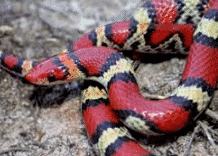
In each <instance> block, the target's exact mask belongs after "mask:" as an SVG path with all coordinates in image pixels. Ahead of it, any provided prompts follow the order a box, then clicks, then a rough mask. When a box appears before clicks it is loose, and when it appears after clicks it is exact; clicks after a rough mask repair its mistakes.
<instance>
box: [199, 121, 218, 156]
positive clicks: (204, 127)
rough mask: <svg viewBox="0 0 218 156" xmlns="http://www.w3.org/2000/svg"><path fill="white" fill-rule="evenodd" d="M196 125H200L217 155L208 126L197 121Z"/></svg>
mask: <svg viewBox="0 0 218 156" xmlns="http://www.w3.org/2000/svg"><path fill="white" fill-rule="evenodd" d="M198 124H200V125H201V127H202V128H203V130H204V132H205V134H206V135H207V138H208V140H209V141H210V144H211V145H212V146H213V148H214V150H215V151H216V152H217V153H218V150H217V149H218V147H217V146H216V144H215V142H214V141H213V138H212V137H211V135H210V133H209V132H208V126H207V125H205V124H204V123H203V122H201V121H198Z"/></svg>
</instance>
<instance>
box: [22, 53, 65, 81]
mask: <svg viewBox="0 0 218 156" xmlns="http://www.w3.org/2000/svg"><path fill="white" fill-rule="evenodd" d="M55 57H57V56H54V57H52V58H49V59H47V60H45V61H43V62H41V63H39V64H38V65H37V66H36V67H35V68H34V69H33V70H31V71H30V72H29V73H27V74H26V76H25V79H26V80H27V81H28V82H30V83H32V84H34V85H52V84H54V83H55V84H57V82H64V81H65V80H66V79H67V75H68V74H67V73H68V72H67V67H66V66H64V65H62V66H61V65H60V64H57V61H56V60H55Z"/></svg>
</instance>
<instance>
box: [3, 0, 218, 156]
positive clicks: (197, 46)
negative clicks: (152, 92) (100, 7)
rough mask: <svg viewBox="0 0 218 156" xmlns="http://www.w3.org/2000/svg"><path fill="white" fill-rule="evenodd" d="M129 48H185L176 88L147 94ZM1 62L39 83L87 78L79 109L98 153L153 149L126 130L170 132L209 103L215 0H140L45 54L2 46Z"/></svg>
mask: <svg viewBox="0 0 218 156" xmlns="http://www.w3.org/2000/svg"><path fill="white" fill-rule="evenodd" d="M126 51H131V52H132V53H133V54H137V53H140V54H143V53H149V54H158V53H163V54H167V53H176V54H178V53H182V54H183V53H185V54H188V56H187V61H186V65H185V69H184V71H183V74H182V77H181V80H180V83H179V85H178V87H177V88H176V89H175V90H174V91H173V92H172V93H171V94H170V95H169V96H168V97H166V98H165V99H159V100H149V99H145V98H144V97H143V96H142V94H141V92H140V90H139V87H138V84H137V80H136V78H135V73H134V68H133V66H132V63H131V60H130V59H129V58H127V57H126V56H125V52H126ZM0 61H1V68H2V69H4V70H6V71H8V72H9V73H10V74H12V75H17V76H20V77H22V78H23V79H24V80H25V81H26V82H28V83H30V84H33V85H37V86H48V85H56V84H66V83H70V82H72V81H74V80H78V79H85V80H86V81H85V82H84V84H83V86H82V96H81V102H82V106H81V107H82V116H83V120H84V124H85V127H86V131H87V134H88V136H89V139H90V141H91V143H92V146H93V147H94V150H95V152H96V154H97V155H98V156H121V155H125V156H126V155H129V156H142V155H143V156H149V155H150V156H153V155H154V154H153V153H152V152H150V151H149V150H147V149H144V148H143V147H142V146H141V145H140V144H139V143H138V142H137V141H136V140H135V139H134V138H133V137H132V136H131V134H130V131H129V129H131V130H133V131H136V132H139V133H141V134H145V135H152V136H153V135H154V136H156V135H164V134H172V133H175V132H177V131H180V130H182V129H183V128H184V127H187V125H189V123H191V122H193V121H195V119H196V117H198V116H199V115H200V114H201V113H202V112H203V111H204V110H205V109H206V108H207V107H208V105H209V103H210V101H211V99H212V97H213V95H214V91H215V89H216V84H217V79H218V0H145V1H144V3H143V5H142V6H141V7H139V8H137V10H136V11H135V12H134V14H133V16H132V17H131V18H130V20H128V21H121V22H115V23H111V24H107V25H105V26H100V27H98V28H96V29H94V30H92V31H89V32H87V33H86V34H85V35H84V36H82V37H80V38H79V39H77V40H76V41H75V42H72V43H71V44H70V45H69V46H68V47H67V48H66V49H65V50H63V51H62V52H61V53H59V54H57V55H54V56H52V57H50V58H47V59H45V60H43V61H33V60H27V59H22V58H20V57H17V56H15V55H12V54H8V53H7V52H5V51H1V52H0Z"/></svg>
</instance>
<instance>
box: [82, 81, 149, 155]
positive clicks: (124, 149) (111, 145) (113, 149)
mask: <svg viewBox="0 0 218 156" xmlns="http://www.w3.org/2000/svg"><path fill="white" fill-rule="evenodd" d="M82 114H83V118H84V123H85V126H86V129H87V133H88V135H89V137H90V140H91V142H92V144H93V146H94V149H95V150H96V153H97V154H98V155H102V156H103V155H113V156H118V155H123V154H124V153H128V154H129V155H132V156H133V155H148V156H152V155H153V154H151V153H150V152H149V151H147V150H144V149H143V148H142V147H141V146H140V145H139V144H138V143H137V142H135V141H134V139H133V138H132V136H131V135H130V133H129V132H128V129H127V128H126V127H125V126H124V125H122V123H121V122H120V121H119V120H118V118H117V117H116V114H115V113H114V112H113V111H112V109H111V108H110V105H109V101H108V99H107V93H106V91H105V90H104V87H102V86H101V85H100V84H98V83H96V82H95V81H94V82H93V81H86V82H85V84H84V86H83V93H82ZM129 147H131V148H129Z"/></svg>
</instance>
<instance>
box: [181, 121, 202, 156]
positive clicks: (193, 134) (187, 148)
mask: <svg viewBox="0 0 218 156" xmlns="http://www.w3.org/2000/svg"><path fill="white" fill-rule="evenodd" d="M199 127H200V125H197V126H196V127H195V129H194V132H193V133H192V136H191V140H190V141H189V143H188V144H187V146H186V149H185V152H184V154H183V156H188V153H189V151H190V149H191V144H192V141H193V139H194V137H195V134H196V133H197V131H198V129H199Z"/></svg>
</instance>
